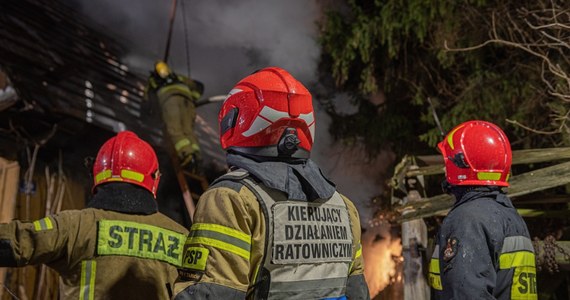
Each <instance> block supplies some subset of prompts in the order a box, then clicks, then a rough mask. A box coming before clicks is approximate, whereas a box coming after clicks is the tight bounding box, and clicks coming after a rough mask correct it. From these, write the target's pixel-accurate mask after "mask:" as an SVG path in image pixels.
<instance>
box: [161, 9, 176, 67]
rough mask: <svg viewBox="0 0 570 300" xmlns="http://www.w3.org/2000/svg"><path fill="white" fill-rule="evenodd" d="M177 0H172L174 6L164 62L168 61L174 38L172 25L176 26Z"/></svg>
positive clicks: (171, 12) (171, 11)
mask: <svg viewBox="0 0 570 300" xmlns="http://www.w3.org/2000/svg"><path fill="white" fill-rule="evenodd" d="M176 2H177V0H172V8H171V10H170V24H169V26H168V35H167V38H166V50H164V60H163V61H164V62H167V61H168V54H169V53H170V42H171V40H172V27H173V26H174V17H175V16H176Z"/></svg>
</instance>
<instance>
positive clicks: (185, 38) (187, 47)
mask: <svg viewBox="0 0 570 300" xmlns="http://www.w3.org/2000/svg"><path fill="white" fill-rule="evenodd" d="M188 1H189V0H188ZM180 5H181V6H182V24H183V26H184V45H185V47H186V75H188V78H192V77H191V76H190V46H189V44H190V43H189V42H188V26H187V25H186V9H185V8H184V0H182V1H181V2H180Z"/></svg>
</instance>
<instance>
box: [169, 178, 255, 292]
mask: <svg viewBox="0 0 570 300" xmlns="http://www.w3.org/2000/svg"><path fill="white" fill-rule="evenodd" d="M220 184H222V185H221V186H220ZM224 185H226V186H224ZM236 185H240V184H238V183H235V182H231V181H223V182H221V183H219V184H216V185H215V186H214V187H213V188H211V189H210V190H209V191H207V192H206V193H204V194H203V195H202V197H201V198H200V201H198V205H197V207H196V212H195V214H194V224H193V225H192V228H191V230H190V236H189V239H188V241H187V247H186V251H185V258H184V262H183V269H182V270H181V271H180V272H179V273H180V278H179V281H183V280H186V283H184V282H181V283H178V284H177V286H176V287H175V292H177V291H180V290H181V289H180V286H181V285H186V286H187V287H185V288H184V289H183V290H182V291H181V292H179V293H178V294H177V295H176V297H175V299H244V298H245V296H246V292H247V289H248V286H249V283H250V282H249V281H250V272H251V266H252V265H255V263H256V262H255V260H254V258H253V257H252V254H251V248H252V235H253V227H255V226H256V225H255V224H256V223H257V222H258V220H255V217H254V216H252V212H251V209H252V206H251V205H249V204H250V203H253V202H252V201H251V199H246V197H244V195H243V190H246V191H249V190H247V189H245V188H241V185H240V186H236ZM240 190H242V193H240ZM249 193H251V192H249ZM251 196H252V197H253V194H252V195H251ZM253 214H254V215H255V213H253Z"/></svg>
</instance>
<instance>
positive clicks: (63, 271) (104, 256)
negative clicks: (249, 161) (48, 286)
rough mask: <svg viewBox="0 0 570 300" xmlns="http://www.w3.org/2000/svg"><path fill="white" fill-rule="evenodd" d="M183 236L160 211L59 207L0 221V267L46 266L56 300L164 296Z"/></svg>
mask: <svg viewBox="0 0 570 300" xmlns="http://www.w3.org/2000/svg"><path fill="white" fill-rule="evenodd" d="M187 234H188V231H187V230H186V229H185V228H184V227H183V226H182V225H180V224H178V223H176V222H175V221H173V220H171V219H170V218H168V217H167V216H165V215H163V214H161V213H154V214H150V215H137V214H125V213H119V212H114V211H108V210H102V209H96V208H87V209H83V210H70V211H63V212H61V213H59V214H57V215H53V216H48V217H45V218H43V219H40V220H37V221H34V222H21V221H13V222H11V223H8V224H0V266H10V267H15V266H18V267H19V266H25V265H30V264H39V263H44V264H46V265H47V266H49V267H51V268H53V269H54V270H56V271H57V272H58V273H59V274H60V276H61V283H60V295H61V298H62V299H85V300H87V299H108V298H112V299H169V298H170V297H171V295H170V294H171V290H170V289H171V287H172V286H173V284H174V281H175V280H176V277H177V272H176V267H177V266H180V264H181V262H182V254H183V244H184V241H185V240H186V236H187ZM2 252H3V253H2ZM9 252H11V253H9Z"/></svg>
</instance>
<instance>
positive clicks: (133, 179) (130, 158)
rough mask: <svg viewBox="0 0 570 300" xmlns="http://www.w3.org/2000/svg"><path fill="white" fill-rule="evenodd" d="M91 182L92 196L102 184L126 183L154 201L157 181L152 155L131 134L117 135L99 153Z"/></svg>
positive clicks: (156, 162) (145, 143)
mask: <svg viewBox="0 0 570 300" xmlns="http://www.w3.org/2000/svg"><path fill="white" fill-rule="evenodd" d="M93 180H94V184H93V190H92V192H93V193H94V192H95V188H96V187H97V186H99V185H101V184H104V183H108V182H128V183H132V184H136V185H138V186H141V187H143V188H145V189H147V190H148V191H149V192H151V193H152V194H153V196H154V197H155V198H156V190H157V188H158V182H159V181H160V172H159V171H158V159H157V158H156V153H155V152H154V150H153V149H152V147H151V146H150V145H149V144H148V143H147V142H145V141H143V140H141V139H140V138H139V137H138V136H137V135H136V134H134V133H133V132H131V131H121V132H119V133H118V134H117V136H115V137H112V138H111V139H109V140H108V141H107V142H105V144H103V146H101V149H99V153H98V154H97V158H96V159H95V163H94V165H93Z"/></svg>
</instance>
